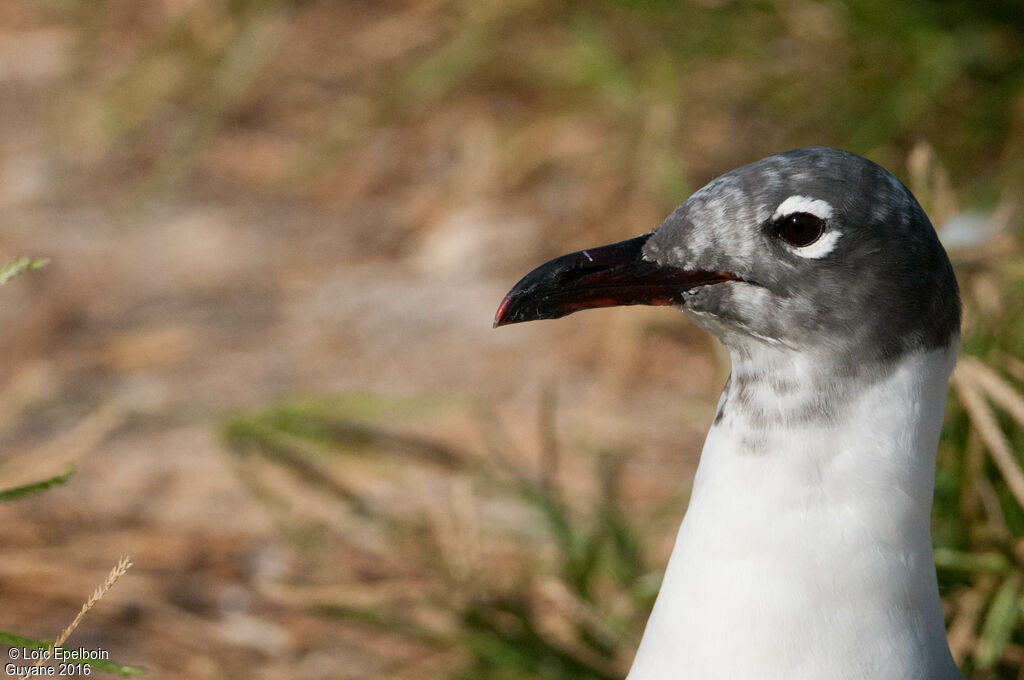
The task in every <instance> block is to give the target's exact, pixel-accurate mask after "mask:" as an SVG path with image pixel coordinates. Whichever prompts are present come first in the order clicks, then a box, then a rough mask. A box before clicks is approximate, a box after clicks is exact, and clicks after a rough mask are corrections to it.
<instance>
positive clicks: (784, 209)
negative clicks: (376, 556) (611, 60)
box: [494, 147, 962, 680]
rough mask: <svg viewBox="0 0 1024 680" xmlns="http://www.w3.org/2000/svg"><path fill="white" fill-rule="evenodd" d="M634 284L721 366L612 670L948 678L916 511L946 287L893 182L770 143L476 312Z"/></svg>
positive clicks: (929, 479)
mask: <svg viewBox="0 0 1024 680" xmlns="http://www.w3.org/2000/svg"><path fill="white" fill-rule="evenodd" d="M636 304H646V305H672V306H675V307H677V308H679V309H681V310H682V311H683V312H685V313H686V315H687V316H689V317H690V318H691V319H692V320H693V321H694V322H695V323H696V324H697V325H699V326H700V327H702V328H704V329H705V330H707V331H708V332H710V333H712V334H714V335H715V336H717V337H718V339H719V340H721V341H722V343H723V344H724V345H725V347H726V348H728V350H729V355H730V358H731V361H732V373H731V375H730V377H729V380H728V381H727V382H726V384H725V389H724V391H723V392H722V396H721V399H720V400H719V403H718V411H717V413H716V415H715V417H714V423H713V425H712V426H711V430H710V432H708V436H707V439H706V441H705V442H704V449H703V452H702V453H701V457H700V464H699V466H698V468H697V475H696V478H695V479H694V482H693V492H692V494H691V497H690V503H689V508H688V509H687V511H686V516H685V518H684V519H683V523H682V527H681V528H680V530H679V534H678V537H677V539H676V544H675V548H674V549H673V551H672V556H671V558H670V559H669V563H668V567H667V569H666V571H665V578H664V581H663V583H662V586H661V591H660V593H659V594H658V599H657V602H656V603H655V605H654V611H653V612H652V613H651V617H650V619H649V621H648V623H647V628H646V630H645V632H644V635H643V639H642V641H641V643H640V649H639V651H638V652H637V655H636V658H635V660H634V662H633V667H632V670H631V671H630V674H629V679H630V680H684V679H685V680H716V679H722V680H737V679H740V678H742V679H758V678H760V679H773V680H774V679H780V680H781V679H783V678H785V679H786V680H811V679H813V680H823V679H828V680H887V679H892V680H946V679H954V678H957V679H959V678H961V677H962V676H961V675H960V674H959V672H958V671H957V668H956V665H955V663H954V661H953V658H952V656H951V654H950V651H949V646H948V644H947V642H946V634H945V627H944V625H943V614H942V606H941V603H940V600H939V591H938V585H937V581H936V575H935V561H934V557H933V555H932V546H931V535H930V531H929V519H930V514H931V513H930V510H931V505H932V493H933V486H934V476H935V451H936V447H937V445H938V439H939V430H940V428H941V426H942V418H943V410H944V407H945V403H946V391H947V383H948V380H949V375H950V372H951V370H952V368H953V364H954V363H955V361H956V351H957V346H958V344H959V337H960V296H959V292H958V289H957V283H956V278H955V277H954V275H953V269H952V267H951V266H950V263H949V259H948V258H947V257H946V253H945V251H944V250H943V248H942V246H941V245H940V243H939V240H938V238H937V237H936V234H935V230H934V229H933V228H932V225H931V223H930V222H929V221H928V218H927V217H926V216H925V214H924V211H923V210H922V209H921V206H920V205H918V203H917V201H916V200H915V199H914V197H913V195H911V193H910V191H909V190H908V189H907V188H906V187H905V186H903V185H902V184H901V183H900V182H899V180H897V179H896V178H895V177H894V176H893V175H892V174H890V173H889V172H888V171H886V170H885V169H883V168H881V167H880V166H878V165H876V164H874V163H872V162H871V161H868V160H867V159H864V158H861V157H860V156H856V155H854V154H850V153H847V152H844V151H838V150H836V149H829V148H823V147H815V148H807V149H798V150H795V151H789V152H786V153H782V154H778V155H775V156H770V157H768V158H765V159H763V160H760V161H758V162H756V163H752V164H750V165H746V166H744V167H741V168H739V169H737V170H733V171H732V172H729V173H727V174H725V175H722V176H721V177H719V178H717V179H715V180H713V181H712V182H711V183H710V184H708V185H707V186H705V187H704V188H702V189H700V190H699V191H698V192H697V193H695V194H693V196H691V197H690V198H689V200H687V201H686V202H685V203H683V204H682V205H681V206H679V207H678V208H677V209H676V210H675V211H674V212H673V213H672V214H671V215H670V216H669V217H668V219H666V220H665V222H664V223H662V224H661V226H659V227H658V228H657V229H655V230H654V231H652V232H650V233H648V234H645V235H643V236H639V237H637V238H633V239H630V240H628V241H622V242H621V243H616V244H613V245H608V246H603V247H600V248H591V249H588V250H582V251H580V252H578V253H572V254H569V255H563V256H562V257H559V258H556V259H554V260H551V261H550V262H548V263H547V264H544V265H541V266H540V267H538V268H537V269H535V270H533V271H532V272H530V273H529V274H527V275H526V277H524V278H523V279H522V280H521V281H520V282H519V283H517V284H516V285H515V287H514V288H512V290H511V291H510V292H509V294H508V295H507V296H506V297H505V299H504V300H503V301H502V303H501V306H500V307H499V308H498V313H497V316H496V318H495V322H494V323H495V326H503V325H506V324H511V323H518V322H521V321H531V320H535V319H553V318H558V317H561V316H565V315H567V314H571V313H573V312H576V311H579V310H583V309H591V308H595V307H610V306H615V305H636Z"/></svg>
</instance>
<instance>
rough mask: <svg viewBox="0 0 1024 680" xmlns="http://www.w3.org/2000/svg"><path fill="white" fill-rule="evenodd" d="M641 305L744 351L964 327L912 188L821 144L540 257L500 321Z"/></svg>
mask: <svg viewBox="0 0 1024 680" xmlns="http://www.w3.org/2000/svg"><path fill="white" fill-rule="evenodd" d="M635 304H647V305H672V306H675V307H678V308H679V309H681V310H683V311H684V312H685V313H686V314H687V315H688V316H690V318H692V319H693V320H694V322H696V323H697V324H698V325H699V326H701V327H702V328H704V329H705V330H707V331H709V332H711V333H713V334H714V335H716V336H717V337H718V338H719V339H720V340H722V342H723V343H724V344H725V345H727V346H728V347H729V348H730V349H733V350H734V351H739V352H741V353H743V352H747V351H754V350H756V349H757V348H758V347H763V346H765V345H769V346H773V347H777V348H779V349H780V350H782V351H787V350H792V351H808V350H814V351H816V352H820V351H827V352H829V353H830V354H832V355H833V356H839V357H843V358H845V359H846V360H848V361H850V362H856V363H861V362H866V361H881V362H887V361H891V360H894V359H896V358H898V357H900V356H902V355H904V354H906V353H908V352H913V351H921V350H929V349H935V348H939V347H945V346H947V345H948V344H949V343H950V342H951V341H952V340H953V339H954V338H955V337H956V336H957V334H958V333H959V328H960V298H959V293H958V289H957V284H956V278H955V277H954V275H953V269H952V266H951V265H950V263H949V259H948V258H947V256H946V253H945V250H944V249H943V248H942V245H941V244H940V243H939V240H938V237H937V236H936V233H935V230H934V228H933V227H932V225H931V222H929V220H928V217H927V216H926V215H925V214H924V211H923V210H922V209H921V206H920V205H919V204H918V203H917V201H916V200H915V199H914V197H913V195H912V194H911V193H910V191H909V190H908V189H907V188H906V187H905V186H903V184H901V183H900V181H899V180H898V179H896V177H894V176H893V175H892V174H891V173H889V172H888V171H887V170H885V169H884V168H882V167H880V166H879V165H876V164H875V163H872V162H871V161H869V160H867V159H865V158H862V157H860V156H857V155H854V154H851V153H847V152H844V151H839V150H836V149H830V148H825V147H812V148H806V149H797V150H794V151H788V152H786V153H781V154H777V155H774V156H769V157H768V158H765V159H762V160H760V161H757V162H756V163H752V164H750V165H745V166H743V167H741V168H738V169H736V170H733V171H731V172H729V173H726V174H724V175H722V176H720V177H718V178H717V179H714V180H712V181H711V182H710V183H708V184H707V185H706V186H705V187H703V188H702V189H700V190H699V191H697V192H696V193H694V194H693V195H692V196H691V197H690V198H689V199H688V200H687V201H686V202H685V203H683V204H682V205H681V206H679V207H678V208H676V210H675V211H674V212H673V213H672V214H671V215H669V217H668V218H667V219H666V220H665V221H664V222H663V223H662V224H661V225H660V226H659V227H657V228H656V229H654V230H653V231H651V232H650V233H647V234H644V235H643V236H639V237H637V238H633V239H629V240H627V241H622V242H620V243H615V244H612V245H608V246H602V247H598V248H589V249H587V250H581V251H579V252H576V253H570V254H568V255H563V256H562V257H558V258H555V259H554V260H551V261H550V262H547V263H546V264H543V265H541V266H540V267H538V268H536V269H535V270H533V271H532V272H530V273H529V274H527V275H526V276H525V277H523V279H522V280H521V281H519V283H517V284H516V285H515V286H514V287H513V288H512V290H511V291H510V292H509V293H508V295H506V296H505V299H504V300H503V301H502V303H501V305H500V306H499V308H498V313H497V315H496V317H495V326H502V325H506V324H510V323H518V322H522V321H531V320H536V319H549V318H557V317H561V316H565V315H567V314H571V313H573V312H576V311H580V310H583V309H591V308H596V307H609V306H617V305H635Z"/></svg>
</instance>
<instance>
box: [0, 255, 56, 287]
mask: <svg viewBox="0 0 1024 680" xmlns="http://www.w3.org/2000/svg"><path fill="white" fill-rule="evenodd" d="M47 262H49V260H48V259H45V258H42V259H40V258H35V257H19V258H18V259H17V260H11V261H10V262H8V263H7V264H4V265H2V266H0V285H3V284H5V283H7V282H8V281H10V280H11V279H13V278H14V277H15V276H17V275H18V274H23V273H25V272H27V271H30V270H32V269H39V268H40V267H45V266H46V263H47Z"/></svg>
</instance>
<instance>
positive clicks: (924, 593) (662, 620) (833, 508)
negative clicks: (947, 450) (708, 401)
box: [629, 344, 960, 680]
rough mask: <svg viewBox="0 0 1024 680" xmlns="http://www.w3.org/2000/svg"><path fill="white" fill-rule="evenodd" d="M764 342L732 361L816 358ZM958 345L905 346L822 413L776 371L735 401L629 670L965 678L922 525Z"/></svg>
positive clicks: (780, 366) (810, 367)
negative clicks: (880, 372)
mask: <svg viewBox="0 0 1024 680" xmlns="http://www.w3.org/2000/svg"><path fill="white" fill-rule="evenodd" d="M764 351H765V354H763V355H761V356H758V357H745V358H743V359H741V360H739V361H738V360H737V357H735V356H734V365H733V370H734V377H735V375H736V374H737V372H741V373H742V372H743V371H751V372H752V373H758V374H760V375H764V374H765V372H771V371H773V370H785V371H786V372H787V374H788V375H790V376H796V377H797V378H802V379H800V380H798V383H797V384H801V385H802V384H809V383H810V382H811V381H809V380H808V378H811V377H813V376H814V375H815V374H816V371H818V370H820V368H821V363H820V361H819V362H817V363H816V362H815V357H813V356H809V355H799V356H794V355H792V354H789V355H785V356H783V354H782V353H781V350H775V349H772V348H766V349H765V350H764ZM954 360H955V344H954V346H953V347H951V348H950V349H948V350H942V351H933V352H928V353H921V354H918V355H916V356H913V357H909V358H906V359H904V360H903V361H902V362H901V363H900V364H899V365H898V366H896V367H895V369H894V370H892V371H891V372H889V373H888V374H887V375H886V376H885V377H883V378H880V379H877V380H875V381H873V382H871V383H870V384H865V385H863V386H862V388H860V389H858V390H857V391H856V396H854V397H849V396H847V397H844V398H843V400H842V403H841V406H842V408H841V409H840V410H838V411H837V412H835V413H833V414H832V415H831V417H829V418H826V419H822V420H819V421H813V420H810V421H808V420H807V419H806V418H805V419H800V418H796V417H790V416H791V414H790V413H789V412H787V408H790V407H792V408H793V409H796V408H797V407H798V405H800V404H806V403H807V401H808V400H807V398H806V397H807V396H808V395H806V394H803V395H801V394H800V390H799V389H798V388H797V389H795V390H792V391H791V393H789V394H787V395H786V396H783V397H779V398H778V399H773V398H772V394H771V387H770V384H771V383H770V382H765V383H764V386H763V387H762V388H761V389H762V393H761V394H757V393H754V394H753V395H747V398H746V399H745V403H743V404H732V403H726V409H727V410H726V412H725V415H724V417H723V418H722V419H721V422H719V423H718V424H716V425H715V426H714V427H712V429H711V431H710V433H709V434H708V438H707V441H706V442H705V445H704V450H703V453H702V454H701V461H700V466H699V469H698V471H697V476H696V479H695V481H694V486H693V494H692V496H691V499H690V506H689V509H688V511H687V514H686V517H685V519H684V521H683V524H682V527H681V529H680V532H679V535H678V538H677V541H676V546H675V549H674V551H673V554H672V557H671V560H670V562H669V565H668V569H667V571H666V574H665V580H664V583H663V585H662V590H661V593H660V594H659V596H658V601H657V603H656V605H655V608H654V612H653V613H652V615H651V618H650V621H649V622H648V625H647V630H646V632H645V634H644V638H643V642H642V644H641V646H640V650H639V651H638V653H637V656H636V660H635V662H634V665H633V669H632V671H631V672H630V675H629V678H630V680H670V679H671V680H677V679H681V678H686V679H696V680H715V679H718V678H721V679H723V680H725V679H729V680H733V679H735V678H761V679H765V680H768V679H779V680H782V679H783V678H785V679H786V680H811V679H814V680H820V679H822V678H829V679H835V680H844V679H849V680H868V679H870V680H885V679H887V678H892V679H893V680H897V679H898V680H914V679H917V680H943V679H946V678H949V679H953V678H960V675H959V673H958V672H957V670H956V667H955V665H954V663H953V660H952V658H951V656H950V653H949V649H948V646H947V643H946V637H945V630H944V625H943V619H942V610H941V606H940V602H939V596H938V588H937V585H936V578H935V566H934V561H933V557H932V549H931V537H930V533H929V515H930V509H931V501H932V492H933V483H934V482H933V480H934V471H935V449H936V445H937V442H938V435H939V429H940V427H941V423H942V416H943V409H944V405H945V400H946V390H947V381H948V378H949V373H950V370H951V368H952V365H953V362H954ZM819 384H820V383H819ZM772 408H775V409H776V412H772V411H771V409H772ZM756 409H761V413H760V416H759V417H758V418H753V417H750V414H751V413H754V412H755V411H756ZM765 409H767V410H768V413H767V415H766V414H765V413H764V411H765ZM793 413H796V411H795V410H794V411H793ZM773 416H774V417H773ZM758 422H759V423H760V426H759V425H758ZM766 422H768V423H770V424H769V425H767V426H766V425H765V423H766Z"/></svg>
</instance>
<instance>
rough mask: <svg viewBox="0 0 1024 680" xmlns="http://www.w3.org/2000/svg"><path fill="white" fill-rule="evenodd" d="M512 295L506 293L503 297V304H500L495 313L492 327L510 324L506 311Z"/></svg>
mask: <svg viewBox="0 0 1024 680" xmlns="http://www.w3.org/2000/svg"><path fill="white" fill-rule="evenodd" d="M511 297H512V296H511V295H506V296H505V297H504V298H503V299H502V301H501V304H500V305H498V311H497V312H495V313H494V325H493V326H491V328H498V327H499V326H505V325H507V324H508V322H507V321H506V320H505V311H506V310H507V309H508V305H509V302H510V301H511Z"/></svg>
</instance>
